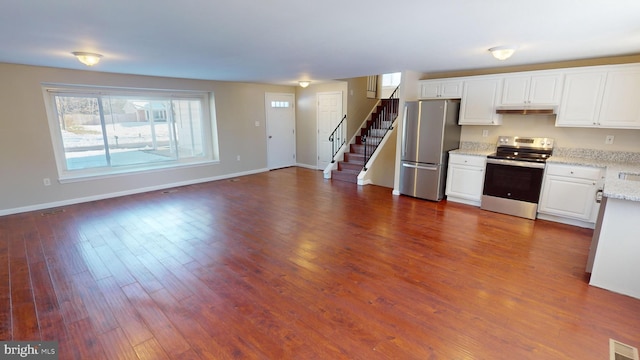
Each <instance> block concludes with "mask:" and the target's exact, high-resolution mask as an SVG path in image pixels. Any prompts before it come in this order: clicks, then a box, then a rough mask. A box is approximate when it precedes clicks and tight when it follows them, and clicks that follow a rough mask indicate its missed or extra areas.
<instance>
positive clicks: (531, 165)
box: [487, 159, 544, 169]
mask: <svg viewBox="0 0 640 360" xmlns="http://www.w3.org/2000/svg"><path fill="white" fill-rule="evenodd" d="M487 164H496V165H510V166H519V167H527V168H533V169H544V163H536V162H529V161H517V160H504V159H487Z"/></svg>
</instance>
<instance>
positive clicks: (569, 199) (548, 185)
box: [538, 175, 598, 221]
mask: <svg viewBox="0 0 640 360" xmlns="http://www.w3.org/2000/svg"><path fill="white" fill-rule="evenodd" d="M597 189H598V186H597V182H596V181H593V180H586V179H572V178H567V177H563V176H555V175H546V176H545V180H544V185H543V187H542V195H541V197H540V204H539V207H538V211H539V212H541V213H545V214H551V215H556V216H563V217H568V218H573V219H578V220H583V221H593V219H592V212H593V209H594V205H595V204H596V202H595V199H596V191H597Z"/></svg>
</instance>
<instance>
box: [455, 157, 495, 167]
mask: <svg viewBox="0 0 640 360" xmlns="http://www.w3.org/2000/svg"><path fill="white" fill-rule="evenodd" d="M485 162H486V158H485V157H483V156H473V155H459V154H451V155H449V163H450V164H459V165H468V166H477V167H481V168H484V164H485Z"/></svg>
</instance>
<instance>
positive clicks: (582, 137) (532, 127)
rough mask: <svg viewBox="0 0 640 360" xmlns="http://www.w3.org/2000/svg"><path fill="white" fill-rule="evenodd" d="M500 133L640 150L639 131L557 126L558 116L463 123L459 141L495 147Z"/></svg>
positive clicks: (575, 145)
mask: <svg viewBox="0 0 640 360" xmlns="http://www.w3.org/2000/svg"><path fill="white" fill-rule="evenodd" d="M484 131H486V136H483V135H485V134H484V133H483V132H484ZM500 135H507V136H528V137H550V138H553V139H555V146H556V147H562V148H573V149H598V150H603V151H615V152H617V151H622V152H640V130H630V129H599V128H579V127H556V126H555V116H535V115H531V116H517V115H503V123H502V125H499V126H476V125H473V126H471V125H466V126H463V127H462V135H461V139H460V140H461V141H464V142H478V143H490V144H493V145H494V146H495V143H496V142H497V141H498V136H500ZM608 135H613V136H614V137H615V140H614V142H613V144H605V138H606V137H607V136H608Z"/></svg>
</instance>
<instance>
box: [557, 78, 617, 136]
mask: <svg viewBox="0 0 640 360" xmlns="http://www.w3.org/2000/svg"><path fill="white" fill-rule="evenodd" d="M605 76H606V73H605V72H604V71H600V72H587V73H575V74H567V75H566V77H565V81H564V91H563V92H562V100H561V101H560V109H559V111H558V116H557V118H556V126H581V127H593V126H597V122H598V115H599V113H600V105H601V102H602V101H601V100H602V94H603V91H604V81H605Z"/></svg>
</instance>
